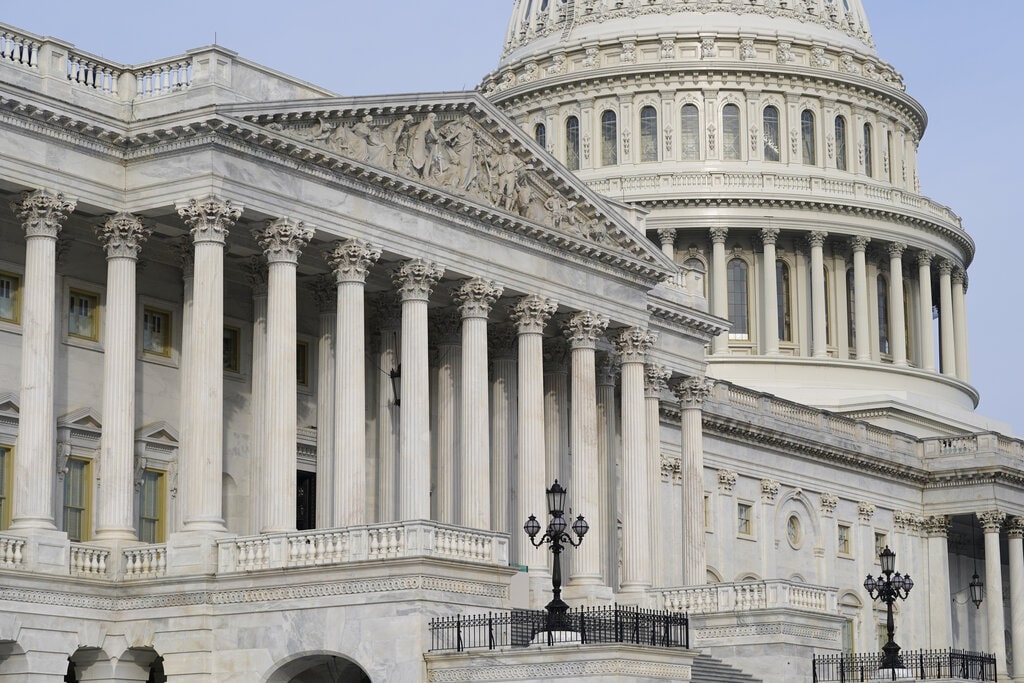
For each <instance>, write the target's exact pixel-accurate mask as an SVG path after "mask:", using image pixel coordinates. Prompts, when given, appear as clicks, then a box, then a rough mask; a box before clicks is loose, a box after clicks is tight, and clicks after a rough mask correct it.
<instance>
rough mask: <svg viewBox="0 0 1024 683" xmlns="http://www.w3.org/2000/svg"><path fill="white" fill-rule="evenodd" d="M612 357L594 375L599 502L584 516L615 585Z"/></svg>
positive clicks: (616, 478) (616, 481)
mask: <svg viewBox="0 0 1024 683" xmlns="http://www.w3.org/2000/svg"><path fill="white" fill-rule="evenodd" d="M617 360H618V358H617V356H615V354H611V353H609V354H605V355H604V358H603V360H602V361H601V362H600V364H599V367H598V372H597V460H598V472H600V479H599V482H598V486H599V489H600V490H599V497H598V498H599V500H600V501H601V504H600V505H599V506H598V509H597V510H596V512H592V513H590V515H588V517H591V518H592V519H593V522H592V523H591V526H593V527H594V528H595V529H601V530H602V531H601V535H602V543H603V544H604V548H605V552H604V567H603V572H604V578H605V584H606V585H608V586H611V587H612V588H613V589H615V588H616V587H617V586H618V567H619V562H618V543H619V541H618V538H619V533H618V522H617V520H618V512H617V510H618V501H619V475H618V466H617V460H618V452H619V448H618V431H617V430H618V424H619V420H618V411H617V410H616V406H615V377H616V375H617V374H618V372H619V366H618V363H617Z"/></svg>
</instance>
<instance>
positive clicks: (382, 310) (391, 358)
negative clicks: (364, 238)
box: [376, 300, 402, 522]
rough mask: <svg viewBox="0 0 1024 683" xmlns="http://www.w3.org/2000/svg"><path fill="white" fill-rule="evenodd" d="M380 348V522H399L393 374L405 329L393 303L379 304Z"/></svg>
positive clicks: (397, 418) (380, 301) (396, 424)
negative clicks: (400, 333)
mask: <svg viewBox="0 0 1024 683" xmlns="http://www.w3.org/2000/svg"><path fill="white" fill-rule="evenodd" d="M376 308H377V319H378V323H379V325H380V346H379V348H378V350H377V367H378V368H380V371H379V372H378V373H377V463H376V465H377V478H376V482H377V519H376V521H378V522H393V521H395V520H396V519H397V518H398V494H399V491H398V433H399V431H400V413H399V407H398V405H396V404H395V396H394V387H393V386H392V383H391V371H392V370H397V369H398V367H399V358H398V331H399V329H400V328H401V325H402V315H401V306H400V305H399V304H398V303H397V302H394V301H390V300H378V301H377V305H376Z"/></svg>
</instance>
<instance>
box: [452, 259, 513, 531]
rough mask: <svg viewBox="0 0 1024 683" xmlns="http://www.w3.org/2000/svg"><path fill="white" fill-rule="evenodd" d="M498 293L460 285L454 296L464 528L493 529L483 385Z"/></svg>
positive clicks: (486, 283)
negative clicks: (457, 320) (458, 349)
mask: <svg viewBox="0 0 1024 683" xmlns="http://www.w3.org/2000/svg"><path fill="white" fill-rule="evenodd" d="M501 292H502V288H501V287H500V286H497V285H495V284H494V283H493V282H491V281H490V280H485V279H483V278H473V279H471V280H464V281H463V282H461V283H460V284H459V286H458V287H457V288H456V289H455V290H454V291H453V292H452V296H453V297H454V298H455V301H456V302H457V303H458V305H459V311H460V312H461V313H462V425H461V431H462V450H461V452H460V457H461V461H462V467H461V470H460V471H461V476H460V477H459V482H460V486H461V489H460V492H459V498H460V499H461V501H462V514H461V516H460V521H461V523H462V526H466V527H471V528H473V529H490V528H491V496H490V491H491V442H490V409H489V404H490V402H489V401H488V382H487V315H488V314H489V313H490V312H491V306H493V305H494V302H495V301H496V300H497V299H498V297H499V296H501Z"/></svg>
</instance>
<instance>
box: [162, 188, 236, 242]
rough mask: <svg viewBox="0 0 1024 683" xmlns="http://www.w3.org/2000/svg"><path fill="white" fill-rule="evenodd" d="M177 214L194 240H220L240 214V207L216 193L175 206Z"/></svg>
mask: <svg viewBox="0 0 1024 683" xmlns="http://www.w3.org/2000/svg"><path fill="white" fill-rule="evenodd" d="M176 208H177V211H178V216H180V217H181V219H182V220H183V221H184V222H185V225H187V226H188V228H189V231H190V232H191V233H192V240H193V241H194V242H220V243H222V244H223V243H224V241H225V240H226V239H227V236H228V231H230V230H231V227H232V226H233V225H234V224H235V223H236V222H237V221H238V219H239V218H240V217H241V216H242V207H241V206H240V205H238V204H235V203H232V202H231V201H228V200H226V199H221V198H220V197H217V196H216V195H209V196H207V197H203V198H201V199H191V200H189V201H188V202H186V203H184V204H179V205H178V206H177V207H176Z"/></svg>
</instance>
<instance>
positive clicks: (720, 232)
mask: <svg viewBox="0 0 1024 683" xmlns="http://www.w3.org/2000/svg"><path fill="white" fill-rule="evenodd" d="M728 235H729V230H728V228H711V312H712V313H714V314H715V315H717V316H718V317H719V318H728V317H729V278H728V272H727V268H728V266H726V264H725V239H726V237H728ZM711 349H712V351H713V352H714V354H715V355H716V356H718V355H722V354H725V353H729V332H728V330H726V331H725V332H723V333H721V334H720V335H718V336H717V337H715V338H714V339H712V340H711Z"/></svg>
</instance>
